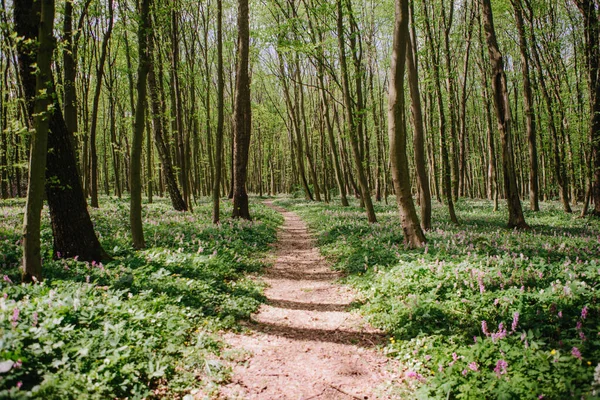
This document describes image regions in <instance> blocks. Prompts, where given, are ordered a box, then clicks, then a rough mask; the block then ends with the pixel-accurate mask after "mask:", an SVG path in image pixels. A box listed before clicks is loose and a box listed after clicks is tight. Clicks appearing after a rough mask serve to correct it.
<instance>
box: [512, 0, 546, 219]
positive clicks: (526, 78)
mask: <svg viewBox="0 0 600 400" xmlns="http://www.w3.org/2000/svg"><path fill="white" fill-rule="evenodd" d="M511 3H512V6H513V9H514V12H515V19H516V21H517V30H518V31H519V51H520V52H521V69H522V70H523V101H524V103H525V107H524V108H525V109H524V112H525V120H526V121H525V124H526V126H527V128H526V129H527V143H528V145H529V146H528V148H529V207H530V208H531V211H539V210H540V204H539V193H538V192H539V188H538V160H537V158H538V156H537V142H536V130H535V115H534V111H533V90H532V88H531V78H530V72H529V53H528V50H527V37H526V35H525V24H524V23H523V6H522V4H521V1H520V0H511Z"/></svg>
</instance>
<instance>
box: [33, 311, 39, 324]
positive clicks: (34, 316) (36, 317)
mask: <svg viewBox="0 0 600 400" xmlns="http://www.w3.org/2000/svg"><path fill="white" fill-rule="evenodd" d="M31 319H32V325H33V326H37V324H38V313H37V312H34V313H33V316H32V318H31Z"/></svg>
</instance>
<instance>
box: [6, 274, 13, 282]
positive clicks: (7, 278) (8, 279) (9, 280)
mask: <svg viewBox="0 0 600 400" xmlns="http://www.w3.org/2000/svg"><path fill="white" fill-rule="evenodd" d="M4 281H5V282H8V283H13V281H12V280H11V279H10V278H9V277H8V275H4Z"/></svg>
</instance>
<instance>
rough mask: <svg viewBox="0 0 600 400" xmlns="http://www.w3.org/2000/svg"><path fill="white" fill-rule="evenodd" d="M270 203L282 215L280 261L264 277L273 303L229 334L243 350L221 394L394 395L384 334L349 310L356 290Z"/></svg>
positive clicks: (295, 221) (291, 217)
mask: <svg viewBox="0 0 600 400" xmlns="http://www.w3.org/2000/svg"><path fill="white" fill-rule="evenodd" d="M267 204H268V205H269V206H271V207H272V208H274V209H276V210H277V211H279V212H281V214H282V215H283V216H284V218H285V223H284V225H283V227H282V228H281V230H280V232H279V235H278V242H277V243H276V245H275V249H276V253H275V254H276V260H275V262H274V263H273V265H272V266H271V267H270V268H269V269H268V270H267V271H266V273H265V274H264V276H263V280H264V281H265V283H266V284H267V285H268V288H267V289H266V291H265V294H266V296H267V298H268V302H267V304H265V305H263V306H262V307H261V308H260V310H259V312H258V313H257V314H255V315H253V316H252V318H251V322H249V323H248V324H247V328H248V329H247V332H245V333H244V334H235V333H228V334H226V335H225V341H226V343H227V344H228V345H229V346H230V347H231V349H230V350H229V351H230V352H237V354H238V356H237V357H233V358H234V359H235V360H236V361H235V362H234V363H233V378H232V380H231V382H230V383H229V384H227V385H226V386H224V387H223V388H222V389H221V392H220V398H225V399H295V400H296V399H305V400H308V399H319V400H323V399H342V400H344V399H388V398H392V397H391V395H390V394H388V392H387V389H389V387H390V386H391V384H392V382H393V381H395V380H396V379H397V376H395V374H394V373H393V372H391V371H393V370H396V371H398V369H397V367H395V366H394V365H392V364H393V361H391V360H389V359H388V358H387V357H385V355H384V354H382V352H381V350H380V345H381V344H383V342H384V341H385V337H384V336H383V335H382V333H381V332H379V331H377V330H375V329H373V328H372V327H370V326H369V325H368V324H367V323H366V322H365V321H364V320H363V319H362V318H361V316H360V315H359V314H358V313H357V312H352V311H350V310H349V309H350V308H351V303H352V302H353V301H354V300H355V296H356V294H355V293H354V292H353V291H352V290H351V289H350V288H348V287H347V286H343V285H341V284H339V283H337V280H338V278H339V277H340V275H339V273H338V272H335V271H332V270H331V268H330V266H329V265H328V264H327V262H326V261H325V260H324V259H323V257H322V256H321V255H320V254H319V251H318V249H317V248H316V247H315V246H314V243H313V240H312V238H311V235H310V234H309V232H308V229H307V227H306V224H305V223H304V222H303V221H302V220H301V219H300V218H299V217H298V216H297V215H296V214H294V213H293V212H289V211H286V210H284V209H281V208H278V207H275V206H273V205H272V204H270V203H267Z"/></svg>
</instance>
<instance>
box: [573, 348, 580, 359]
mask: <svg viewBox="0 0 600 400" xmlns="http://www.w3.org/2000/svg"><path fill="white" fill-rule="evenodd" d="M571 355H572V356H573V357H575V358H578V359H580V360H581V351H579V349H578V348H577V347H573V348H572V349H571Z"/></svg>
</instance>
